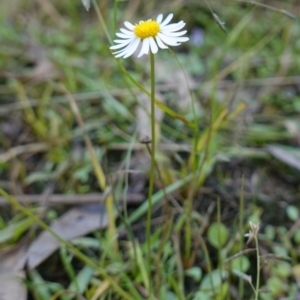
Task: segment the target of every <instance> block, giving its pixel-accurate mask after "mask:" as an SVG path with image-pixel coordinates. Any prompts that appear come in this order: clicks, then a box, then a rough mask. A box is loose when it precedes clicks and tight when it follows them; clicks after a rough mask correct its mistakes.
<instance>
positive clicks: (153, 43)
mask: <svg viewBox="0 0 300 300" xmlns="http://www.w3.org/2000/svg"><path fill="white" fill-rule="evenodd" d="M149 42H150V48H151V52H152V53H153V54H155V53H157V51H158V47H157V45H156V43H155V41H154V39H153V37H152V36H151V37H150V38H149Z"/></svg>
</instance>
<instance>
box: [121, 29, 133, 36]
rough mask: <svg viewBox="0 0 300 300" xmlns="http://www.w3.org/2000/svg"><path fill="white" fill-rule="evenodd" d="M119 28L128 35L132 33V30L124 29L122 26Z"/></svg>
mask: <svg viewBox="0 0 300 300" xmlns="http://www.w3.org/2000/svg"><path fill="white" fill-rule="evenodd" d="M120 30H121V31H122V32H123V33H125V34H128V35H133V34H134V33H133V32H132V31H129V30H127V29H124V28H120Z"/></svg>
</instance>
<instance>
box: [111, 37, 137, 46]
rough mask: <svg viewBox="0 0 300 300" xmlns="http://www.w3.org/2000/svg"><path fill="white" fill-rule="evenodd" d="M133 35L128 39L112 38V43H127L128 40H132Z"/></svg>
mask: <svg viewBox="0 0 300 300" xmlns="http://www.w3.org/2000/svg"><path fill="white" fill-rule="evenodd" d="M133 39H134V37H132V38H128V39H124V40H114V43H117V44H123V43H126V42H127V43H128V42H129V41H131V40H133Z"/></svg>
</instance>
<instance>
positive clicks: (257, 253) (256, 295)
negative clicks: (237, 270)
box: [255, 235, 260, 300]
mask: <svg viewBox="0 0 300 300" xmlns="http://www.w3.org/2000/svg"><path fill="white" fill-rule="evenodd" d="M255 246H256V260H257V263H256V264H257V265H256V268H257V275H256V287H255V300H258V290H259V282H260V256H259V248H258V237H257V235H255Z"/></svg>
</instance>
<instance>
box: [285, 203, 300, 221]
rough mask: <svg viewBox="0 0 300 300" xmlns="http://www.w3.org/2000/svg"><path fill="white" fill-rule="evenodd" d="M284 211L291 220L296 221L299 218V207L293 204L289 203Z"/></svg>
mask: <svg viewBox="0 0 300 300" xmlns="http://www.w3.org/2000/svg"><path fill="white" fill-rule="evenodd" d="M286 213H287V215H288V217H289V219H290V220H291V221H294V222H295V221H297V220H298V219H299V209H298V208H297V207H296V206H294V205H289V206H288V207H287V208H286Z"/></svg>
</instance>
